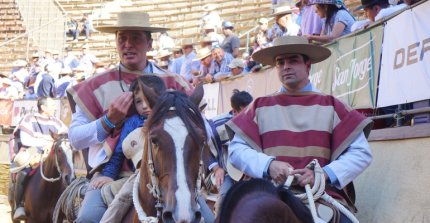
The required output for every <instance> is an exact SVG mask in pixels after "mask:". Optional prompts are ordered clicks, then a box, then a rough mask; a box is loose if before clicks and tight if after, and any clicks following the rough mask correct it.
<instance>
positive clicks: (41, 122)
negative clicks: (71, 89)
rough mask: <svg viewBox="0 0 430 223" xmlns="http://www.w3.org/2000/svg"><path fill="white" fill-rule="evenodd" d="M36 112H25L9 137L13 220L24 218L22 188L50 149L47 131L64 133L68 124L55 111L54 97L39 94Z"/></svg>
mask: <svg viewBox="0 0 430 223" xmlns="http://www.w3.org/2000/svg"><path fill="white" fill-rule="evenodd" d="M37 109H38V112H37V113H34V114H28V115H26V116H24V118H23V119H22V120H21V121H20V123H19V124H18V126H17V127H16V128H15V130H14V132H13V134H12V136H11V137H12V139H11V140H10V144H9V145H10V157H11V160H12V164H11V169H10V172H11V178H12V183H13V184H14V186H13V187H11V190H13V191H10V193H9V194H10V196H13V201H14V202H15V204H11V205H12V206H15V212H14V215H13V220H25V219H26V216H25V210H24V189H25V182H26V179H27V175H28V174H29V173H30V171H31V170H32V168H36V167H37V166H38V164H39V161H40V159H41V158H42V157H41V156H42V155H43V154H47V153H46V152H45V151H46V150H49V149H51V147H52V143H53V141H54V140H53V139H52V137H51V135H50V132H53V133H57V134H60V133H67V131H68V128H67V126H66V125H65V124H64V123H63V122H62V121H61V120H59V119H58V118H56V117H55V116H54V114H55V109H56V106H55V101H54V100H53V99H52V98H47V97H42V98H39V99H38V101H37Z"/></svg>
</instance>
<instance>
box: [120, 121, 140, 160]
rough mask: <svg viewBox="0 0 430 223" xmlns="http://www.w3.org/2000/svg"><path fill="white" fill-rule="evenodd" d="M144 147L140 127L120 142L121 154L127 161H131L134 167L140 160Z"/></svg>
mask: <svg viewBox="0 0 430 223" xmlns="http://www.w3.org/2000/svg"><path fill="white" fill-rule="evenodd" d="M144 145H145V139H144V137H143V130H142V127H140V128H137V129H135V130H133V131H132V132H130V133H129V134H128V135H127V137H125V139H124V141H122V152H123V153H124V156H125V157H126V158H127V159H131V161H132V162H133V164H134V167H137V164H138V163H139V161H140V160H141V159H142V156H143V146H144Z"/></svg>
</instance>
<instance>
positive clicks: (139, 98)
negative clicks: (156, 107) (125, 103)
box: [133, 91, 151, 116]
mask: <svg viewBox="0 0 430 223" xmlns="http://www.w3.org/2000/svg"><path fill="white" fill-rule="evenodd" d="M133 103H134V107H135V108H136V111H137V113H138V114H139V115H146V116H148V115H149V113H150V112H151V109H150V108H149V107H148V105H147V104H146V102H145V99H144V96H143V93H142V92H141V91H138V92H134V101H133Z"/></svg>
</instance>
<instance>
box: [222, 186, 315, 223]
mask: <svg viewBox="0 0 430 223" xmlns="http://www.w3.org/2000/svg"><path fill="white" fill-rule="evenodd" d="M252 193H260V194H268V195H273V196H274V197H277V198H278V199H279V200H281V201H282V202H284V203H285V204H286V205H288V206H289V207H290V209H291V210H292V211H293V212H294V213H295V214H296V216H297V217H298V218H299V219H300V220H301V221H302V222H306V223H307V222H309V223H310V222H313V219H312V215H311V213H310V211H309V209H308V208H307V207H306V206H305V205H304V204H303V202H302V201H300V200H299V199H298V198H296V197H295V196H294V195H293V194H292V193H291V192H290V191H289V190H288V189H285V188H283V187H282V185H281V186H279V187H275V186H274V185H273V184H272V183H271V182H270V181H268V180H263V179H251V180H249V181H240V182H238V183H236V184H234V185H233V186H232V187H231V188H230V190H229V191H228V192H227V194H226V196H225V198H224V199H223V200H222V201H221V210H220V214H219V219H218V222H228V221H229V219H230V218H231V216H232V214H233V211H234V208H235V207H236V206H237V205H238V204H239V202H240V201H241V199H243V198H244V197H245V196H247V195H250V194H252ZM250 211H251V210H250Z"/></svg>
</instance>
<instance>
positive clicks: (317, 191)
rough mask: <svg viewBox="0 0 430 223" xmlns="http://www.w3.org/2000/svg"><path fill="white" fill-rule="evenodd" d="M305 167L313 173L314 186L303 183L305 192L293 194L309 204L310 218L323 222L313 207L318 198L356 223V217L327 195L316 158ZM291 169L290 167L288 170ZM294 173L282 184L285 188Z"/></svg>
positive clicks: (322, 173)
mask: <svg viewBox="0 0 430 223" xmlns="http://www.w3.org/2000/svg"><path fill="white" fill-rule="evenodd" d="M306 168H309V169H311V170H313V171H314V175H315V180H314V181H315V182H314V186H313V187H312V188H311V186H310V184H309V183H308V184H306V185H305V191H306V192H305V193H302V194H296V195H295V196H296V197H297V198H299V199H300V200H302V201H303V202H307V203H308V204H309V209H310V211H311V214H312V218H313V220H314V222H316V223H321V222H324V220H322V219H321V218H319V217H318V214H317V211H316V207H315V201H316V200H318V199H319V198H321V199H323V200H325V201H327V202H328V203H330V204H332V205H333V206H335V207H336V208H337V209H338V210H339V211H340V212H341V213H343V214H344V215H345V216H346V217H347V218H349V220H351V222H353V223H358V220H357V218H356V217H355V216H354V214H352V213H351V212H350V211H349V210H348V209H346V208H345V207H344V206H343V205H342V204H340V203H339V202H338V201H336V200H335V199H334V198H333V197H331V196H330V195H328V194H327V193H326V192H325V179H324V172H323V169H322V168H321V166H320V164H319V163H318V160H316V159H314V160H312V162H310V163H309V164H308V165H307V166H306ZM290 171H292V169H291V170H290ZM295 177H296V176H295V175H289V176H288V178H287V181H286V182H285V184H284V187H285V188H287V189H288V188H289V187H290V186H291V183H292V182H293V180H294V178H295Z"/></svg>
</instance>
